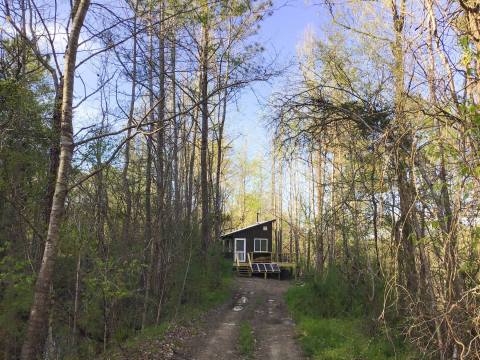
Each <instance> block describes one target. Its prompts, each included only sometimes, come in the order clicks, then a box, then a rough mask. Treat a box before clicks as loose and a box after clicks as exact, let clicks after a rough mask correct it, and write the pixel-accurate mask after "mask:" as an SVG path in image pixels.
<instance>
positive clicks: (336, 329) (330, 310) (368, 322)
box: [285, 268, 414, 360]
mask: <svg viewBox="0 0 480 360" xmlns="http://www.w3.org/2000/svg"><path fill="white" fill-rule="evenodd" d="M376 288H377V289H381V288H382V287H381V286H380V284H377V287H376ZM367 294H368V286H366V285H362V283H361V282H359V283H358V284H357V285H356V286H352V285H350V281H349V279H348V278H347V277H346V276H344V275H342V274H341V272H340V271H339V270H338V269H336V268H330V269H329V270H328V271H327V272H326V275H325V276H324V277H323V278H320V279H314V280H312V281H310V282H307V283H305V284H301V285H299V286H295V287H292V288H290V289H289V291H288V292H287V294H286V295H285V298H286V301H287V304H288V307H289V309H290V311H291V312H292V313H293V316H294V318H295V319H296V321H297V324H298V330H299V333H300V336H301V342H302V345H303V347H304V349H305V352H306V353H307V354H308V355H309V356H312V357H313V358H314V359H322V360H330V359H332V360H333V359H335V360H340V359H345V360H353V359H358V360H360V359H365V360H366V359H368V360H372V359H373V360H375V359H378V360H380V359H414V357H412V356H411V355H410V353H409V352H408V351H407V350H406V346H405V344H404V343H403V342H402V340H401V337H399V336H392V334H391V333H389V334H388V335H389V336H387V334H386V333H385V330H384V329H383V328H381V327H380V326H379V324H378V322H377V321H376V320H375V319H376V318H377V317H378V313H379V310H380V309H379V307H380V306H381V300H382V298H383V294H382V292H381V291H380V292H379V293H378V294H377V296H376V297H375V298H374V299H373V300H372V301H370V300H369V299H368V295H367ZM392 338H393V340H392Z"/></svg>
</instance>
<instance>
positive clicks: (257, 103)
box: [226, 0, 325, 158]
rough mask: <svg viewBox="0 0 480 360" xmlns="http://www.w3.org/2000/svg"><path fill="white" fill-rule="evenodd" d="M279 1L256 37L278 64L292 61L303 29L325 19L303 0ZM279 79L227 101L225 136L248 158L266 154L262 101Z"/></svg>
mask: <svg viewBox="0 0 480 360" xmlns="http://www.w3.org/2000/svg"><path fill="white" fill-rule="evenodd" d="M282 4H285V1H274V8H275V11H274V12H273V15H272V16H269V17H267V18H266V19H265V20H264V22H263V23H262V25H261V28H260V31H259V33H258V38H257V39H256V40H258V41H259V42H260V43H261V44H262V45H264V47H265V49H266V50H265V52H266V53H265V57H266V58H270V57H273V56H274V55H275V54H277V55H278V59H279V65H280V66H283V65H286V64H288V63H289V61H292V60H293V58H294V57H295V54H296V47H297V44H298V43H299V42H300V41H301V40H302V38H303V35H304V33H305V30H306V29H307V28H308V27H310V28H313V29H314V30H317V31H318V29H319V27H320V24H321V21H322V19H324V18H325V13H324V11H325V9H324V8H322V7H319V6H312V5H309V4H308V2H306V1H305V0H296V1H289V2H288V3H287V4H286V5H282ZM280 82H281V79H280V78H279V79H274V80H273V81H272V82H271V84H267V83H256V84H253V85H252V86H251V88H250V89H246V90H244V91H243V92H242V94H241V96H240V97H239V99H238V101H237V104H236V105H235V104H230V108H229V115H228V118H227V125H226V126H227V135H228V137H229V138H230V139H234V143H233V145H234V150H236V151H240V149H242V147H243V146H244V145H245V142H246V144H247V149H248V155H249V157H250V158H252V157H254V156H258V155H267V154H268V151H269V143H270V141H271V136H270V134H269V133H268V131H267V130H266V128H265V126H264V125H265V124H264V123H263V120H262V111H263V109H264V104H262V103H264V102H265V101H266V100H267V99H268V97H269V96H270V95H271V93H272V91H274V90H275V89H276V87H278V86H279V84H280Z"/></svg>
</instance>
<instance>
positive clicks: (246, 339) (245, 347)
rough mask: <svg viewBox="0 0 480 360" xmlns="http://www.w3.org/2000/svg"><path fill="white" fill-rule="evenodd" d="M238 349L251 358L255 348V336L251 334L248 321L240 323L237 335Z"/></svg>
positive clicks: (251, 330)
mask: <svg viewBox="0 0 480 360" xmlns="http://www.w3.org/2000/svg"><path fill="white" fill-rule="evenodd" d="M238 350H239V352H240V354H242V355H243V356H244V357H245V358H247V359H251V358H252V356H253V352H254V350H255V337H254V336H253V329H252V325H250V323H249V322H246V321H245V322H242V323H241V324H240V334H239V337H238Z"/></svg>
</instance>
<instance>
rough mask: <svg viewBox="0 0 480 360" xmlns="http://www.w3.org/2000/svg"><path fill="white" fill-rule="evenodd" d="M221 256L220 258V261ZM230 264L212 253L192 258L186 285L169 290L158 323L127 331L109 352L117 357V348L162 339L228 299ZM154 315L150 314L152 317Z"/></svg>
mask: <svg viewBox="0 0 480 360" xmlns="http://www.w3.org/2000/svg"><path fill="white" fill-rule="evenodd" d="M219 259H221V260H219ZM184 274H185V271H178V278H177V279H176V283H177V284H181V283H183V281H184ZM232 280H233V276H232V271H231V263H230V262H229V261H227V260H224V259H223V258H221V257H219V256H218V254H217V253H215V252H212V254H210V255H209V258H208V259H206V261H205V259H202V258H200V257H198V258H194V259H192V262H191V264H190V269H189V271H188V276H187V278H186V283H185V287H184V288H183V291H182V287H181V286H178V285H177V287H172V288H171V289H170V296H169V298H168V299H167V301H166V302H165V304H164V305H163V310H162V313H163V314H164V316H163V317H162V318H161V321H160V323H159V324H158V325H150V326H147V327H145V328H144V329H143V330H142V331H138V332H136V333H134V334H132V333H127V334H125V335H124V336H118V335H117V337H116V339H115V342H116V344H117V346H114V347H113V348H112V349H111V351H109V352H108V353H107V354H106V355H107V356H106V357H107V358H115V356H113V354H115V353H116V352H117V349H116V348H117V347H120V348H123V349H137V348H141V347H142V346H143V345H144V344H145V343H148V342H151V341H153V340H155V341H161V340H162V339H163V338H164V336H165V334H166V333H167V332H168V331H169V330H170V329H171V328H172V327H173V326H176V325H187V326H188V325H189V324H190V323H191V322H192V320H195V319H198V318H199V317H201V316H202V315H203V314H205V313H206V312H207V311H208V310H209V309H211V308H213V307H215V306H216V305H218V304H222V303H224V302H225V301H227V300H228V299H229V298H230V296H231V286H232ZM153 315H154V314H149V316H153Z"/></svg>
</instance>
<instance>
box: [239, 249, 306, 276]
mask: <svg viewBox="0 0 480 360" xmlns="http://www.w3.org/2000/svg"><path fill="white" fill-rule="evenodd" d="M261 255H264V254H261ZM246 260H247V261H244V262H241V261H238V259H236V260H235V261H234V262H233V267H234V269H235V270H236V271H237V273H238V275H239V276H252V275H253V274H255V273H262V274H264V275H265V278H267V275H268V274H274V273H275V272H263V271H262V272H256V271H254V268H253V267H252V265H253V264H277V265H278V267H279V268H280V272H277V273H276V274H278V276H279V278H280V274H281V271H282V270H287V271H289V272H290V274H292V275H294V276H295V277H296V274H297V271H296V269H297V265H296V263H295V262H293V261H292V257H291V255H290V254H281V255H280V256H279V255H278V254H272V253H268V255H267V254H265V255H264V256H258V253H247V259H246Z"/></svg>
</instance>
